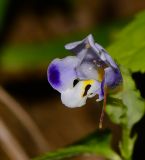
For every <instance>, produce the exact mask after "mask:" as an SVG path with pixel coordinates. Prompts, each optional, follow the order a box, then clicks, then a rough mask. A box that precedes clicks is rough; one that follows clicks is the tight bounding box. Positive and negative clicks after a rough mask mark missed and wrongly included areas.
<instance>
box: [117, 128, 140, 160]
mask: <svg viewBox="0 0 145 160" xmlns="http://www.w3.org/2000/svg"><path fill="white" fill-rule="evenodd" d="M136 138H137V135H135V136H133V138H131V137H130V130H128V129H127V128H124V129H123V133H122V141H121V142H120V143H119V148H120V151H121V155H122V157H123V158H124V159H125V160H131V157H132V153H133V148H134V143H135V140H136Z"/></svg>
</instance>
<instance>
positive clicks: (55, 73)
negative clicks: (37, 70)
mask: <svg viewBox="0 0 145 160" xmlns="http://www.w3.org/2000/svg"><path fill="white" fill-rule="evenodd" d="M48 78H49V82H50V84H53V85H54V86H56V87H59V86H60V83H61V82H60V73H59V69H58V68H57V66H56V65H51V66H50V67H49V70H48Z"/></svg>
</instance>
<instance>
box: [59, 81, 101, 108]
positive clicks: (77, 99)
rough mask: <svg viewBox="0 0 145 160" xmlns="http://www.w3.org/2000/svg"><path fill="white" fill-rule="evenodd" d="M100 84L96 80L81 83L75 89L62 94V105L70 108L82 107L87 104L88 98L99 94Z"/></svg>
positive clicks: (69, 89)
mask: <svg viewBox="0 0 145 160" xmlns="http://www.w3.org/2000/svg"><path fill="white" fill-rule="evenodd" d="M99 89H100V83H98V82H97V81H95V80H85V81H79V82H78V83H77V85H76V86H75V87H74V88H68V89H67V90H65V91H62V92H61V100H62V103H63V104H64V105H65V106H67V107H70V108H75V107H81V106H83V105H85V104H86V100H87V98H88V97H89V98H91V97H94V96H95V95H96V94H98V90H99Z"/></svg>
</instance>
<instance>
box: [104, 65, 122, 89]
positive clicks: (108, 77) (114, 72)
mask: <svg viewBox="0 0 145 160" xmlns="http://www.w3.org/2000/svg"><path fill="white" fill-rule="evenodd" d="M104 79H105V84H106V85H107V86H108V87H109V88H112V89H113V88H115V87H117V86H118V85H119V84H121V83H122V76H121V73H120V71H119V70H118V69H114V68H111V67H108V68H106V69H105V77H104Z"/></svg>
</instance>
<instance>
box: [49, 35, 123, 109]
mask: <svg viewBox="0 0 145 160" xmlns="http://www.w3.org/2000/svg"><path fill="white" fill-rule="evenodd" d="M65 49H67V50H69V51H71V52H73V53H74V54H75V55H74V56H68V57H65V58H63V59H58V58H56V59H54V60H53V61H52V62H51V63H50V65H49V67H48V71H47V76H48V81H49V83H50V85H51V86H52V87H53V88H54V89H56V90H57V91H59V92H60V93H61V100H62V103H63V104H64V105H66V106H67V107H70V108H74V107H81V106H83V105H84V104H85V103H86V100H87V98H91V97H94V96H96V95H97V101H101V100H103V99H104V100H105V99H106V98H105V97H106V92H107V91H110V90H114V89H115V88H116V87H117V86H120V85H121V84H122V81H123V80H122V75H121V72H120V70H119V68H118V66H117V64H116V63H115V62H114V60H113V59H112V58H111V56H110V55H109V54H108V53H107V51H106V50H105V49H104V48H103V47H102V46H100V45H99V44H98V43H95V42H94V39H93V36H92V35H91V34H90V35H88V36H87V37H86V38H85V39H83V40H82V41H77V42H73V43H69V44H67V45H65Z"/></svg>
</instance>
